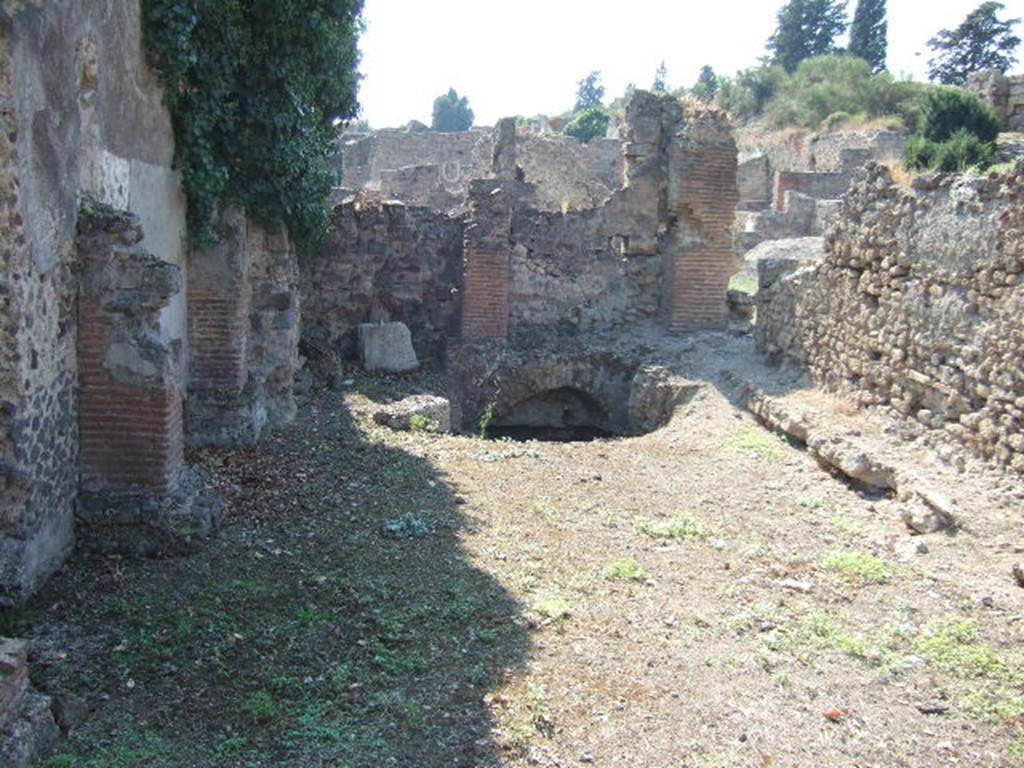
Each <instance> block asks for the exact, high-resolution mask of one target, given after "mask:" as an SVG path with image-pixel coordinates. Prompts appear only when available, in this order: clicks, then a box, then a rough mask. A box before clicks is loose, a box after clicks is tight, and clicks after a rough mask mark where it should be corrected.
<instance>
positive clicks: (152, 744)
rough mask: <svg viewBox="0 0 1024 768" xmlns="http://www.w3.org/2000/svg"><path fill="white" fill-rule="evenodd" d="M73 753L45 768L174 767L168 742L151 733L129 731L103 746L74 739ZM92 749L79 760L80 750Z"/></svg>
mask: <svg viewBox="0 0 1024 768" xmlns="http://www.w3.org/2000/svg"><path fill="white" fill-rule="evenodd" d="M68 745H69V746H70V747H71V748H72V750H73V751H71V752H62V753H60V754H58V755H54V756H53V757H51V758H50V759H49V760H48V761H47V762H46V763H44V764H43V765H44V766H45V768H164V766H171V765H173V764H174V758H172V757H171V756H170V750H169V749H168V744H167V742H165V741H164V739H162V738H161V737H160V736H158V735H157V734H156V733H153V732H152V731H134V730H132V731H128V732H126V733H123V734H122V735H120V736H118V737H117V738H116V739H113V740H108V741H105V742H104V743H102V744H90V743H86V741H85V740H84V739H83V738H82V737H81V736H80V735H76V736H74V737H73V738H72V739H71V740H70V742H69V743H68ZM90 748H91V749H92V750H94V751H91V752H90V753H89V754H90V757H89V758H86V759H82V758H81V757H79V754H80V751H81V750H89V749H90Z"/></svg>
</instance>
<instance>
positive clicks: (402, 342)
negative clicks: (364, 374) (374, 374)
mask: <svg viewBox="0 0 1024 768" xmlns="http://www.w3.org/2000/svg"><path fill="white" fill-rule="evenodd" d="M359 359H360V360H362V363H363V367H364V368H366V370H368V371H386V372H388V373H404V372H406V371H414V370H416V369H417V368H418V367H419V361H418V360H417V359H416V351H415V350H414V349H413V348H412V334H411V333H409V327H408V326H407V325H406V324H405V323H362V324H360V326H359Z"/></svg>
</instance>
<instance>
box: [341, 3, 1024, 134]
mask: <svg viewBox="0 0 1024 768" xmlns="http://www.w3.org/2000/svg"><path fill="white" fill-rule="evenodd" d="M979 1H980V0H889V3H888V6H889V69H890V70H891V71H892V72H894V73H897V74H898V73H909V74H913V75H914V76H915V77H917V78H920V79H924V77H925V70H926V65H927V60H928V54H929V51H928V49H927V47H926V45H925V43H926V42H927V40H928V39H929V38H930V37H932V36H933V35H934V34H935V33H936V32H937V31H938V30H940V29H943V28H949V27H955V26H956V25H958V24H959V23H960V22H961V21H963V19H964V17H965V16H966V15H967V14H968V13H969V12H970V11H971V10H973V9H974V8H976V7H977V6H978V4H979ZM1004 2H1005V5H1006V10H1005V11H1003V13H1002V14H1001V16H1002V18H1007V17H1010V18H1017V17H1024V0H1004ZM781 5H782V0H710V1H708V0H700V1H699V2H698V1H696V0H675V2H668V1H667V0H630V1H629V2H625V3H605V2H602V0H586V1H584V0H503V1H502V2H493V0H426V1H425V2H424V1H422V0H366V9H365V12H364V19H365V21H366V32H365V34H364V35H363V38H362V43H361V48H362V52H363V60H362V66H361V70H362V73H363V75H364V76H365V77H364V80H363V82H362V86H361V91H360V102H361V104H362V107H363V113H362V116H363V117H365V118H366V119H368V120H369V121H370V124H371V125H372V126H373V127H374V128H384V127H389V126H399V125H404V124H405V123H407V122H408V121H409V120H411V119H417V120H421V121H422V122H425V123H428V124H429V123H430V114H431V108H432V106H433V102H434V98H435V97H436V96H438V95H439V94H441V93H445V92H447V90H448V88H449V87H454V88H455V89H456V90H457V91H458V92H459V94H460V95H463V96H468V97H469V102H470V106H471V107H472V108H473V111H474V112H475V113H476V119H477V124H478V125H493V124H494V122H495V121H496V120H497V119H498V118H501V117H505V116H510V115H527V116H532V115H536V114H538V113H544V114H557V113H560V112H563V111H565V110H566V109H568V108H570V107H571V106H572V103H573V99H574V96H575V93H576V83H577V81H578V80H580V79H581V78H583V77H584V76H585V75H586V74H587V73H588V72H590V71H591V70H594V69H599V70H601V72H602V74H603V75H604V83H605V87H606V92H607V96H608V98H609V100H610V98H613V97H615V96H617V95H619V94H621V93H622V92H623V90H625V87H626V85H627V84H628V83H630V82H633V83H636V84H637V85H638V86H639V87H641V88H649V87H650V85H651V82H652V81H653V79H654V73H655V70H656V69H657V67H658V63H659V62H660V61H661V60H663V59H664V61H665V64H666V66H667V67H668V84H669V87H670V88H676V87H679V86H681V85H692V84H693V82H694V81H695V80H696V78H697V73H698V72H699V70H700V68H701V66H702V65H704V64H710V65H711V66H712V67H714V69H715V71H716V72H724V73H727V74H731V73H733V72H735V71H736V70H738V69H743V68H746V67H749V66H753V65H754V64H756V62H757V58H758V57H759V56H761V55H762V54H763V53H764V45H765V41H766V40H767V39H768V37H769V35H771V33H772V30H773V29H774V28H775V14H776V13H777V11H778V9H779V8H780V7H781ZM854 5H855V0H850V14H851V15H852V13H853V6H854ZM1022 33H1024V24H1022V25H1021V26H1020V27H1018V36H1024V34H1022ZM1021 68H1022V65H1018V69H1021Z"/></svg>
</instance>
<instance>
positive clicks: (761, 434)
mask: <svg viewBox="0 0 1024 768" xmlns="http://www.w3.org/2000/svg"><path fill="white" fill-rule="evenodd" d="M783 444H784V442H783V440H782V439H781V438H780V437H778V436H777V435H775V434H772V433H771V432H768V431H766V430H763V429H761V428H759V427H753V426H748V427H744V428H743V429H741V430H740V431H739V432H737V433H736V434H734V435H732V436H731V437H730V438H729V439H728V440H726V441H725V448H726V450H729V451H737V452H746V453H754V454H756V455H758V456H760V457H761V458H764V459H776V458H778V457H779V456H781V455H782V450H781V449H782V446H783Z"/></svg>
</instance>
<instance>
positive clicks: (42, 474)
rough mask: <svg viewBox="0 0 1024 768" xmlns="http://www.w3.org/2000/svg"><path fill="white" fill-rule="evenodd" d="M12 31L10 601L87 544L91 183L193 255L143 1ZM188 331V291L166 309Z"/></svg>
mask: <svg viewBox="0 0 1024 768" xmlns="http://www.w3.org/2000/svg"><path fill="white" fill-rule="evenodd" d="M4 9H5V10H4V11H3V12H2V14H0V15H2V17H3V19H2V22H3V23H2V24H0V121H2V123H3V125H2V130H0V205H2V207H3V209H4V210H3V212H2V214H3V215H2V216H0V241H2V242H3V248H2V256H0V258H2V259H3V262H4V263H3V269H2V271H0V337H2V338H0V510H2V512H0V603H6V602H10V601H12V600H17V599H20V598H22V597H24V596H25V595H26V594H28V593H30V592H31V591H32V590H34V589H35V588H36V586H37V585H38V584H39V582H40V581H41V580H42V579H43V578H45V577H46V576H47V575H48V574H49V573H51V572H52V571H53V570H55V569H56V568H57V567H58V566H59V565H60V563H61V562H62V561H63V559H64V557H65V556H66V555H67V553H68V551H69V550H70V547H71V545H72V543H73V508H74V503H75V493H76V485H77V461H78V452H77V441H78V412H77V404H76V398H75V389H76V386H77V384H78V378H77V372H76V368H77V360H76V352H75V346H76V345H75V336H76V313H75V310H74V297H75V291H76V285H75V280H74V273H73V269H72V268H73V264H74V239H75V230H76V219H77V210H78V196H79V191H80V190H84V191H88V192H91V193H92V194H93V195H94V196H96V197H97V198H98V199H100V200H102V201H104V202H108V203H113V204H116V205H117V207H120V208H124V209H128V210H131V211H133V212H135V213H136V214H138V216H139V217H140V219H141V221H142V223H143V224H144V225H145V226H146V228H147V238H146V242H145V243H144V246H145V247H146V249H147V250H148V251H150V252H151V253H153V254H154V255H156V256H157V257H158V258H159V259H161V260H163V261H166V262H171V263H175V264H179V265H180V264H182V263H183V260H184V233H185V207H184V199H183V196H182V195H181V192H180V189H179V187H178V184H177V176H176V174H175V172H174V171H173V170H172V167H171V166H172V159H173V152H174V144H173V134H172V129H171V122H170V118H169V116H168V114H167V112H166V110H165V109H164V107H163V105H162V100H161V99H162V93H161V90H160V88H159V86H158V83H157V81H156V78H155V77H154V76H153V74H152V73H150V72H149V71H148V69H147V68H146V66H145V64H144V60H143V58H144V57H143V53H142V46H141V34H140V28H139V7H138V3H137V2H136V1H135V0H117V1H115V2H108V3H70V4H69V3H56V2H33V3H15V4H7V5H5V6H4ZM159 324H160V328H161V332H162V334H163V335H164V337H165V338H166V339H168V341H174V340H178V341H179V344H178V350H179V357H178V360H177V363H176V364H177V365H178V366H179V370H180V367H181V365H182V360H183V356H184V345H183V344H182V343H180V341H181V340H183V338H184V335H185V334H184V295H183V293H179V294H178V295H177V296H175V297H172V298H171V300H170V302H169V303H168V306H167V307H165V308H164V309H163V310H162V311H161V314H160V318H159Z"/></svg>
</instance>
